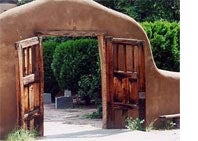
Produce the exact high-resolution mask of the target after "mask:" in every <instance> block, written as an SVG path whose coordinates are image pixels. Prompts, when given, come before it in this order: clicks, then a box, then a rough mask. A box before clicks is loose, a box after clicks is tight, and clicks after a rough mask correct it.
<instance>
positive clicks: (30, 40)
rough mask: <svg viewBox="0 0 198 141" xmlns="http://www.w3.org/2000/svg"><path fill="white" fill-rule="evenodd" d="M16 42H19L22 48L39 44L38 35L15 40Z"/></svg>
mask: <svg viewBox="0 0 198 141" xmlns="http://www.w3.org/2000/svg"><path fill="white" fill-rule="evenodd" d="M17 44H20V46H21V47H22V48H27V47H30V46H33V45H37V44H39V40H38V37H33V38H28V39H25V40H21V41H19V42H17Z"/></svg>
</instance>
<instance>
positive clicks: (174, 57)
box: [141, 21, 180, 71]
mask: <svg viewBox="0 0 198 141" xmlns="http://www.w3.org/2000/svg"><path fill="white" fill-rule="evenodd" d="M141 25H142V26H143V28H144V30H145V31H146V33H147V35H148V38H149V40H150V43H151V48H152V52H153V57H154V60H155V63H156V65H157V67H158V68H160V69H164V70H170V71H180V40H179V36H180V26H179V23H177V22H172V23H170V22H167V21H155V22H153V23H151V22H143V23H141Z"/></svg>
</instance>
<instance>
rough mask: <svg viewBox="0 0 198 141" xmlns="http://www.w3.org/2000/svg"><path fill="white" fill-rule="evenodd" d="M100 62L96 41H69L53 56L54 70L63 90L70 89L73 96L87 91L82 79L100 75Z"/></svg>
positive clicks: (60, 45)
mask: <svg viewBox="0 0 198 141" xmlns="http://www.w3.org/2000/svg"><path fill="white" fill-rule="evenodd" d="M98 60H99V54H98V42H97V40H95V39H77V40H69V41H67V42H62V43H61V44H59V45H58V46H57V47H56V49H55V52H54V55H53V61H52V69H53V73H54V75H55V77H56V80H57V81H58V84H59V86H60V87H61V89H69V90H71V91H72V94H77V93H78V91H81V94H82V91H85V89H83V88H84V87H85V86H82V85H87V84H86V83H84V82H85V80H81V79H85V76H95V75H98V69H99V68H100V67H99V65H98V64H99V63H98ZM87 80H88V79H87ZM93 81H95V79H93ZM80 82H81V84H80V86H79V84H78V83H80ZM89 82H90V83H92V80H91V79H90V80H89ZM82 83H83V84H82ZM97 87H98V86H97ZM84 96H85V95H84Z"/></svg>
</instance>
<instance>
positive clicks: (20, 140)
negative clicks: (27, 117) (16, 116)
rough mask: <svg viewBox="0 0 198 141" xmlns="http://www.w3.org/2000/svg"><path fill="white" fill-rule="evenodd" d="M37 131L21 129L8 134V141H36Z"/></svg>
mask: <svg viewBox="0 0 198 141" xmlns="http://www.w3.org/2000/svg"><path fill="white" fill-rule="evenodd" d="M35 136H36V132H35V131H29V130H24V129H19V130H16V131H13V132H11V133H9V134H8V136H7V138H6V141H34V140H35Z"/></svg>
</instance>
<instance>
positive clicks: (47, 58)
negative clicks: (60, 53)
mask: <svg viewBox="0 0 198 141" xmlns="http://www.w3.org/2000/svg"><path fill="white" fill-rule="evenodd" d="M57 45H58V43H56V42H54V41H45V42H43V58H44V91H45V92H50V93H52V96H53V97H54V94H55V93H56V92H58V90H59V89H60V88H59V86H58V83H57V81H56V79H55V77H54V74H53V71H52V69H51V63H52V60H53V54H54V50H55V48H56V46H57Z"/></svg>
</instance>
